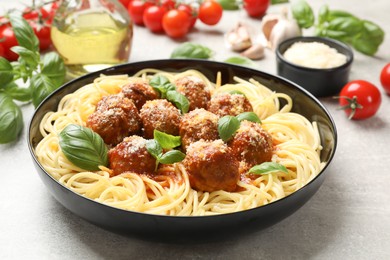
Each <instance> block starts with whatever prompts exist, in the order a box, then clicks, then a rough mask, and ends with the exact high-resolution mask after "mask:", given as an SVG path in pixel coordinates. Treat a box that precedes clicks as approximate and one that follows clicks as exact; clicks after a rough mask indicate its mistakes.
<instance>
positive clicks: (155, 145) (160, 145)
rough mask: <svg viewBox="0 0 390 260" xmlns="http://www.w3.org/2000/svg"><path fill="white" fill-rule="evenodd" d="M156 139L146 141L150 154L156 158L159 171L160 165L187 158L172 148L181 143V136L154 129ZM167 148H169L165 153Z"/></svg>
mask: <svg viewBox="0 0 390 260" xmlns="http://www.w3.org/2000/svg"><path fill="white" fill-rule="evenodd" d="M153 137H154V139H152V140H148V141H147V142H146V149H147V150H148V152H149V154H150V155H152V156H153V157H154V158H155V159H156V167H155V171H157V168H158V165H159V164H160V163H162V164H173V163H176V162H181V161H182V160H184V158H185V156H186V155H185V154H184V153H182V152H180V151H178V150H170V149H173V148H175V147H178V146H180V145H181V138H180V136H174V135H170V134H166V133H163V132H160V131H158V130H154V132H153ZM164 149H165V150H169V151H167V152H165V153H164Z"/></svg>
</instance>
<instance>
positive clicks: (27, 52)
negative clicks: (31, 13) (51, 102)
mask: <svg viewBox="0 0 390 260" xmlns="http://www.w3.org/2000/svg"><path fill="white" fill-rule="evenodd" d="M9 21H10V23H11V26H12V29H13V31H14V33H15V37H16V39H17V41H18V44H19V45H18V46H14V47H12V48H11V50H12V51H13V52H15V53H17V54H18V55H19V58H18V60H17V61H15V62H12V63H11V62H9V61H8V60H6V59H5V58H3V57H0V96H1V102H0V119H1V120H0V143H10V142H12V141H15V140H16V139H17V138H18V136H19V134H20V132H21V131H22V129H23V114H22V113H21V110H20V108H19V107H18V105H17V104H16V103H15V102H13V101H14V100H17V101H20V102H30V101H32V103H33V105H34V107H37V106H38V105H39V104H40V103H41V102H42V100H43V99H45V98H46V97H47V96H48V95H49V94H50V93H51V92H53V91H54V90H55V89H57V88H58V87H59V86H60V85H61V84H62V83H63V82H64V80H65V73H66V71H65V66H64V62H63V60H62V59H61V58H60V56H59V55H58V54H56V53H54V52H52V53H47V54H45V55H44V56H43V58H41V56H40V53H39V40H38V38H37V37H36V36H35V34H34V31H33V29H32V28H31V26H30V25H29V24H28V22H27V21H26V20H25V19H24V18H23V17H22V16H21V14H20V13H16V12H11V13H10V14H9ZM0 41H1V40H0ZM11 129H12V131H11Z"/></svg>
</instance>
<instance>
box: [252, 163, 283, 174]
mask: <svg viewBox="0 0 390 260" xmlns="http://www.w3.org/2000/svg"><path fill="white" fill-rule="evenodd" d="M275 172H284V173H288V170H287V168H286V167H285V166H284V165H281V164H279V163H276V162H264V163H262V164H259V165H255V166H253V167H252V168H250V169H249V171H248V173H253V174H259V175H262V174H270V173H275Z"/></svg>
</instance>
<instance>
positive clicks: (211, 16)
mask: <svg viewBox="0 0 390 260" xmlns="http://www.w3.org/2000/svg"><path fill="white" fill-rule="evenodd" d="M222 13H223V9H222V6H221V5H220V4H219V3H218V2H215V1H213V0H206V1H204V2H202V3H201V4H200V6H199V13H198V18H199V20H201V21H202V22H203V23H204V24H207V25H216V24H217V23H218V22H219V21H220V20H221V18H222Z"/></svg>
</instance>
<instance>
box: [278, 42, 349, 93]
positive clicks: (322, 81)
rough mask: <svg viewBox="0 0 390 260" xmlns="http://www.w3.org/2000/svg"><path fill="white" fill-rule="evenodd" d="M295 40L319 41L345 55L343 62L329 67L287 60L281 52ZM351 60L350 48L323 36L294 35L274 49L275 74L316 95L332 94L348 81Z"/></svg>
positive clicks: (337, 91)
mask: <svg viewBox="0 0 390 260" xmlns="http://www.w3.org/2000/svg"><path fill="white" fill-rule="evenodd" d="M296 42H320V43H324V44H326V45H328V46H329V47H331V48H334V49H336V50H337V51H338V52H339V53H341V54H344V55H345V56H346V57H347V61H346V63H345V64H343V65H341V66H338V67H335V68H329V69H315V68H308V67H303V66H300V65H296V64H293V63H291V62H289V61H287V60H286V59H285V58H284V56H283V54H284V52H285V51H286V50H287V49H288V48H289V47H290V46H291V45H292V44H294V43H296ZM352 62H353V52H352V49H351V48H350V47H349V46H347V45H345V44H344V43H342V42H340V41H336V40H333V39H329V38H323V37H295V38H291V39H288V40H285V41H283V42H281V43H280V44H279V45H278V47H277V49H276V64H277V74H278V75H279V76H282V77H284V78H286V79H289V80H291V81H293V82H294V83H297V84H298V85H300V86H302V87H303V88H305V89H306V90H308V91H309V92H310V93H312V94H313V95H314V96H316V97H325V96H333V95H336V94H338V93H339V92H340V90H341V88H342V87H343V86H344V85H345V84H346V83H348V80H349V73H350V70H351V66H352Z"/></svg>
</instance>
